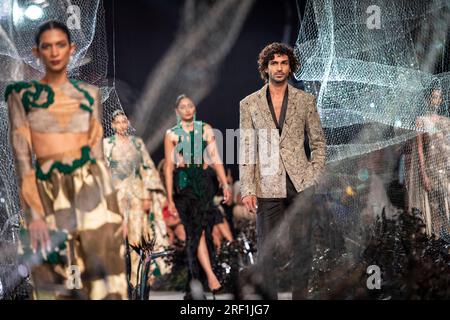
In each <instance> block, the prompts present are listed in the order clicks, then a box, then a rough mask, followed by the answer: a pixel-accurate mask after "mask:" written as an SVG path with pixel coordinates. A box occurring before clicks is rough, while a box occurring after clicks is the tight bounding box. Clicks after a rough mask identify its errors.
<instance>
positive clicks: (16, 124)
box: [7, 92, 45, 222]
mask: <svg viewBox="0 0 450 320" xmlns="http://www.w3.org/2000/svg"><path fill="white" fill-rule="evenodd" d="M7 103H8V114H9V126H10V128H9V129H10V130H9V133H10V141H11V144H12V150H13V153H14V160H15V168H16V174H17V182H18V185H19V188H20V198H21V203H22V207H23V210H24V211H25V212H26V213H27V214H31V219H32V220H37V219H42V220H43V219H44V216H45V213H44V208H43V206H42V202H41V199H40V198H39V193H38V190H37V184H36V172H35V170H34V167H33V163H32V148H31V132H30V126H29V123H28V119H27V116H26V113H25V109H24V107H23V106H22V103H21V102H20V96H19V94H18V93H17V92H12V93H11V94H10V95H9V96H8V100H7ZM28 222H29V221H28Z"/></svg>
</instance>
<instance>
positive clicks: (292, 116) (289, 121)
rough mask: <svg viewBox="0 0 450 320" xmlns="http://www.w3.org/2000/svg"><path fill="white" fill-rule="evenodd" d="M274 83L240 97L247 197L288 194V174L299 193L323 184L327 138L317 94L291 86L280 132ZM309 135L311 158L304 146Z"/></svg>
mask: <svg viewBox="0 0 450 320" xmlns="http://www.w3.org/2000/svg"><path fill="white" fill-rule="evenodd" d="M267 89H268V85H267V84H266V85H265V86H264V87H262V89H260V90H259V91H256V92H254V93H252V94H251V95H249V96H247V97H246V98H244V99H243V100H242V101H241V102H240V135H239V141H240V148H239V171H240V181H241V194H242V197H244V196H247V195H256V196H257V197H259V198H285V197H286V173H287V174H289V177H290V178H291V180H292V182H293V184H294V186H295V188H296V190H297V192H301V191H303V190H304V189H306V188H307V187H308V186H311V185H313V184H315V183H317V181H318V178H319V176H320V173H321V172H322V170H323V168H324V165H325V151H326V143H325V136H324V133H323V130H322V126H321V124H320V118H319V114H318V112H317V107H316V100H315V97H314V96H313V95H311V94H309V93H306V92H304V91H302V90H299V89H296V88H294V87H293V86H291V85H288V106H287V111H286V117H285V122H284V126H283V130H282V133H281V136H280V134H279V133H278V129H277V127H276V125H275V122H274V121H273V118H272V114H271V112H270V109H269V104H268V102H267V97H266V92H267ZM305 132H306V133H307V134H308V137H309V145H310V149H311V159H310V161H308V159H307V157H306V154H305V150H304V139H305V137H304V133H305Z"/></svg>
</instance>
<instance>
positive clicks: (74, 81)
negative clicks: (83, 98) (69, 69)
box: [69, 79, 99, 91]
mask: <svg viewBox="0 0 450 320" xmlns="http://www.w3.org/2000/svg"><path fill="white" fill-rule="evenodd" d="M69 81H70V82H71V83H72V84H73V85H74V86H76V87H80V88H82V89H86V90H97V91H98V90H99V88H98V87H97V86H94V85H93V84H90V83H87V82H86V81H83V80H77V79H70V80H69Z"/></svg>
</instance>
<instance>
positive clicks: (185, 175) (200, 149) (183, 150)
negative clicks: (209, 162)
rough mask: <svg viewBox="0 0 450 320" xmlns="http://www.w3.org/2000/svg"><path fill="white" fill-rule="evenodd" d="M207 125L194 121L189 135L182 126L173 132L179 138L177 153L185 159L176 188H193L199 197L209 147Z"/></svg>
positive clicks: (178, 126) (176, 127) (179, 125)
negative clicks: (206, 137) (205, 157)
mask: <svg viewBox="0 0 450 320" xmlns="http://www.w3.org/2000/svg"><path fill="white" fill-rule="evenodd" d="M205 125H206V123H204V122H202V121H194V129H193V130H192V131H190V132H189V133H187V132H186V131H185V130H184V129H183V127H182V126H181V124H178V125H176V126H174V127H173V128H172V129H171V131H172V132H173V133H175V134H176V135H177V136H178V144H177V145H176V147H175V152H176V153H177V154H179V155H180V156H181V157H182V158H183V164H184V166H183V167H179V168H178V169H179V172H178V175H177V177H178V178H177V180H176V181H175V184H176V186H177V187H178V188H179V189H184V188H186V187H188V186H190V187H193V189H194V192H195V193H196V194H198V195H199V196H200V195H201V193H202V190H201V184H200V179H201V174H202V171H203V164H204V152H205V150H206V147H207V141H206V140H205V139H204V137H203V133H204V132H205Z"/></svg>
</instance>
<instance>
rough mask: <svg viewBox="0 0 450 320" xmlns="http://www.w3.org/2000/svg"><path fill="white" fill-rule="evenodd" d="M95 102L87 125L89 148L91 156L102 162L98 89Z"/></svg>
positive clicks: (100, 114) (100, 104) (100, 101)
mask: <svg viewBox="0 0 450 320" xmlns="http://www.w3.org/2000/svg"><path fill="white" fill-rule="evenodd" d="M94 98H95V102H94V105H93V110H92V116H91V120H90V124H89V142H88V143H89V146H90V147H91V155H92V156H93V157H94V158H95V159H98V160H104V154H103V143H102V140H103V127H102V110H103V108H102V99H101V96H100V89H98V88H96V91H95V97H94Z"/></svg>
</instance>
